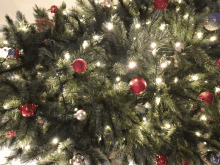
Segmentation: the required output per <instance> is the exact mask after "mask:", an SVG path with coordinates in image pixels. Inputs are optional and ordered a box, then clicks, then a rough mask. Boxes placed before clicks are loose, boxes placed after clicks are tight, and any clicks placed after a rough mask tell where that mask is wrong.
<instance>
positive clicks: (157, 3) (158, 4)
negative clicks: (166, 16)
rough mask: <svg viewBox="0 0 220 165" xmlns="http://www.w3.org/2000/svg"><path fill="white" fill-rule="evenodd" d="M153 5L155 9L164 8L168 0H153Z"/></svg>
mask: <svg viewBox="0 0 220 165" xmlns="http://www.w3.org/2000/svg"><path fill="white" fill-rule="evenodd" d="M153 5H154V7H155V8H156V9H158V10H162V9H165V8H166V7H167V5H168V0H154V2H153Z"/></svg>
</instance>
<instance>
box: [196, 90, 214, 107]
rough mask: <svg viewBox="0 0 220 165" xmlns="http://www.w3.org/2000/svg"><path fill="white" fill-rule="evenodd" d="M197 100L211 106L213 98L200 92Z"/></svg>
mask: <svg viewBox="0 0 220 165" xmlns="http://www.w3.org/2000/svg"><path fill="white" fill-rule="evenodd" d="M199 99H202V100H203V101H205V102H206V103H207V104H208V105H209V104H212V102H213V96H212V94H211V93H209V92H202V93H201V94H200V95H199Z"/></svg>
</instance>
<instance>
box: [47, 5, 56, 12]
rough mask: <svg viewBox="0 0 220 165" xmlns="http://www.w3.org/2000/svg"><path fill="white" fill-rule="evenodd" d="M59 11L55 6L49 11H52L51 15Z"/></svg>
mask: <svg viewBox="0 0 220 165" xmlns="http://www.w3.org/2000/svg"><path fill="white" fill-rule="evenodd" d="M57 9H58V7H57V6H56V5H53V6H51V7H50V9H48V10H50V11H51V13H56V11H57Z"/></svg>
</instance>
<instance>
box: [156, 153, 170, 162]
mask: <svg viewBox="0 0 220 165" xmlns="http://www.w3.org/2000/svg"><path fill="white" fill-rule="evenodd" d="M167 162H168V159H167V158H166V157H165V156H164V155H160V154H159V155H157V165H167Z"/></svg>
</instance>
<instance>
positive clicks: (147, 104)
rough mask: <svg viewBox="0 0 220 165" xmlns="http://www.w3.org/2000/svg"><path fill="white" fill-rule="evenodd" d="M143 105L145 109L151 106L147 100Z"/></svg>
mask: <svg viewBox="0 0 220 165" xmlns="http://www.w3.org/2000/svg"><path fill="white" fill-rule="evenodd" d="M144 107H145V108H147V109H150V108H152V106H151V105H150V103H148V102H146V103H145V104H144Z"/></svg>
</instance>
